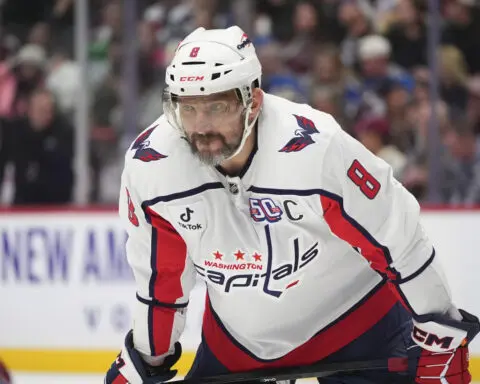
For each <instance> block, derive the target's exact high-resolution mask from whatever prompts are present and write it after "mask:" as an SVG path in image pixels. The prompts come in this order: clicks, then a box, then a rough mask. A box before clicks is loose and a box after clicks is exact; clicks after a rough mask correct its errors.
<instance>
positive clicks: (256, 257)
mask: <svg viewBox="0 0 480 384" xmlns="http://www.w3.org/2000/svg"><path fill="white" fill-rule="evenodd" d="M252 257H253V258H254V259H255V261H262V255H259V254H258V253H257V252H255V253H254V254H253V256H252Z"/></svg>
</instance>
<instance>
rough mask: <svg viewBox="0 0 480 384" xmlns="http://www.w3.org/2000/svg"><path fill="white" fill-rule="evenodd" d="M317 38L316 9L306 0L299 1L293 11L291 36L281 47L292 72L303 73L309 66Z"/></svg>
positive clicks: (317, 15)
mask: <svg viewBox="0 0 480 384" xmlns="http://www.w3.org/2000/svg"><path fill="white" fill-rule="evenodd" d="M319 38H320V36H319V11H318V9H317V8H315V7H314V6H313V4H312V3H310V2H308V1H299V2H298V3H296V4H295V9H294V13H293V37H292V38H291V39H290V41H289V42H288V43H287V44H285V45H284V47H283V49H282V51H283V55H284V58H285V60H286V63H287V66H288V67H289V68H290V69H291V70H292V71H293V72H294V73H297V74H305V73H306V72H307V71H308V70H309V69H310V68H311V65H312V53H313V51H314V48H315V45H316V44H318V42H319Z"/></svg>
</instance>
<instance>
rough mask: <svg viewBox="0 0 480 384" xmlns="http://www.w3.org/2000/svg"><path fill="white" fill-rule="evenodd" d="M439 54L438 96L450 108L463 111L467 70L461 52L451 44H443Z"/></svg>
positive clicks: (465, 101)
mask: <svg viewBox="0 0 480 384" xmlns="http://www.w3.org/2000/svg"><path fill="white" fill-rule="evenodd" d="M439 55H440V58H439V63H440V96H441V98H442V99H443V100H445V101H446V102H447V104H449V106H450V108H454V109H457V110H459V111H460V112H464V111H465V109H466V107H467V98H468V92H467V87H466V85H467V79H468V72H467V66H466V63H465V60H464V59H463V55H462V52H461V51H460V50H459V49H458V48H456V47H454V46H452V45H444V46H442V47H441V48H440V52H439Z"/></svg>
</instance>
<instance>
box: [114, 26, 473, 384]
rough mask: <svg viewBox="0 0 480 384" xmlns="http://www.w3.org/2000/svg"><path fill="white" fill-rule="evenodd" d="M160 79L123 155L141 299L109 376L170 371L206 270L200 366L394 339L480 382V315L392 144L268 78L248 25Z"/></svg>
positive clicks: (338, 356) (153, 378)
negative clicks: (379, 148) (473, 364)
mask: <svg viewBox="0 0 480 384" xmlns="http://www.w3.org/2000/svg"><path fill="white" fill-rule="evenodd" d="M166 82H167V86H168V87H167V91H166V94H165V106H164V111H165V114H164V115H162V116H161V117H160V118H159V119H158V120H157V121H155V122H154V123H153V124H152V125H151V126H150V127H148V128H147V129H146V130H145V131H144V132H143V133H142V134H141V135H140V136H139V137H138V138H137V139H136V140H135V141H134V142H133V144H132V145H131V147H130V148H129V150H128V151H127V153H126V157H125V169H124V172H123V175H122V188H121V198H120V215H121V218H122V219H123V222H124V223H125V226H126V228H127V230H128V234H129V239H128V242H127V257H128V261H129V264H130V265H131V267H132V269H133V272H134V275H135V279H136V283H137V289H138V290H137V299H138V302H137V306H136V309H135V315H134V317H135V321H134V328H133V330H132V331H130V332H129V333H128V334H127V336H126V340H125V345H124V347H123V349H122V351H121V353H120V354H119V356H118V358H117V359H116V361H115V362H114V363H113V364H112V366H111V368H110V370H109V371H108V373H107V375H106V379H105V382H106V383H109V384H112V383H113V384H119V383H127V382H128V383H132V384H137V383H157V382H163V381H167V380H169V379H172V378H173V377H174V375H175V371H174V370H172V369H171V368H172V366H173V364H174V363H175V362H176V361H177V360H178V359H179V357H180V355H181V348H180V344H179V343H178V339H179V337H180V334H181V333H182V330H183V328H184V323H185V315H186V310H187V306H188V300H189V292H190V290H191V289H192V287H193V286H194V283H195V278H196V275H199V276H201V277H202V278H203V279H204V280H205V282H206V285H207V298H206V304H205V314H204V318H203V331H202V342H201V345H200V346H199V348H198V351H197V355H196V358H195V361H194V363H193V366H192V368H191V370H190V372H189V374H188V377H190V378H196V377H202V376H210V375H217V374H224V373H228V372H238V371H249V370H254V369H258V368H268V367H270V368H271V367H286V366H302V365H307V364H311V363H314V362H318V361H324V362H329V361H346V362H348V361H351V360H366V359H376V358H384V357H385V358H386V357H393V356H399V357H408V358H409V362H410V370H409V372H410V373H409V374H410V375H411V377H412V381H415V382H417V383H450V384H452V383H455V384H463V383H469V382H470V381H471V378H470V374H469V372H468V343H469V342H470V340H471V339H472V338H473V337H474V336H475V335H476V333H477V332H478V330H479V322H478V319H477V318H476V317H475V316H473V315H470V314H468V313H467V312H465V311H462V310H458V309H457V308H456V307H455V306H454V305H453V303H452V301H451V296H450V293H449V288H448V285H447V282H446V281H445V277H444V274H443V272H442V269H441V266H440V264H439V261H438V258H437V256H436V254H435V250H434V248H433V245H432V244H431V242H430V241H429V239H428V237H427V235H426V234H425V232H424V230H423V229H422V226H421V225H420V222H419V212H420V209H419V205H418V203H417V201H416V200H415V199H414V198H413V197H412V195H411V194H410V193H408V192H407V191H406V190H405V189H404V188H403V187H402V185H401V184H400V183H399V182H397V181H396V180H395V179H394V178H393V177H392V170H391V168H390V167H389V166H388V165H387V164H386V163H385V162H384V161H382V160H381V159H379V158H377V157H375V156H374V155H373V154H371V153H370V152H369V151H368V150H366V149H365V148H364V147H363V146H362V145H361V144H360V143H359V142H357V141H356V140H354V139H353V138H352V137H350V136H349V135H348V134H347V133H345V132H344V131H343V130H342V129H341V127H340V126H339V125H338V124H337V123H336V121H335V120H334V118H332V116H330V115H328V114H326V113H322V112H320V111H317V110H314V109H313V108H311V107H309V106H308V105H304V104H302V105H300V104H295V103H292V102H290V101H287V100H285V99H282V98H279V97H275V96H273V95H269V94H267V93H265V92H263V91H262V89H261V88H260V87H261V66H260V63H259V61H258V59H257V56H256V54H255V49H254V47H253V44H252V42H251V41H250V40H249V38H248V37H247V35H246V34H245V33H244V32H243V31H242V30H241V29H240V28H239V27H236V26H235V27H231V28H228V29H225V30H205V29H203V28H199V29H197V30H195V31H194V32H193V33H191V34H190V35H189V36H188V37H186V38H185V40H183V41H182V42H181V43H180V44H179V46H178V48H177V50H176V53H175V56H174V58H173V60H172V62H171V64H170V66H169V67H168V69H167V72H166ZM452 256H455V255H452ZM396 377H398V374H393V373H388V372H380V371H378V372H368V373H363V374H360V373H359V374H357V375H353V376H347V375H342V374H341V373H339V374H335V375H333V376H331V377H329V378H325V379H322V383H327V384H329V383H350V384H355V383H359V384H360V383H394V382H395V380H396Z"/></svg>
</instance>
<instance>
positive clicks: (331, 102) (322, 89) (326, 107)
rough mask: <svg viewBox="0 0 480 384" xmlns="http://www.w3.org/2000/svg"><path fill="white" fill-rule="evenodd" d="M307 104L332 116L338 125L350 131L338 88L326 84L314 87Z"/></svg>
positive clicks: (341, 95)
mask: <svg viewBox="0 0 480 384" xmlns="http://www.w3.org/2000/svg"><path fill="white" fill-rule="evenodd" d="M309 104H310V105H311V106H312V107H313V108H315V109H318V110H319V111H322V112H326V113H329V114H331V115H332V116H334V117H335V119H336V120H337V121H338V123H339V124H340V126H341V127H342V128H343V129H344V130H345V131H347V132H349V133H351V122H350V120H348V119H347V118H346V115H345V113H344V108H343V104H344V103H343V93H341V92H340V90H339V89H338V88H335V87H328V86H318V87H316V88H314V89H313V90H312V92H311V95H310V102H309Z"/></svg>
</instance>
